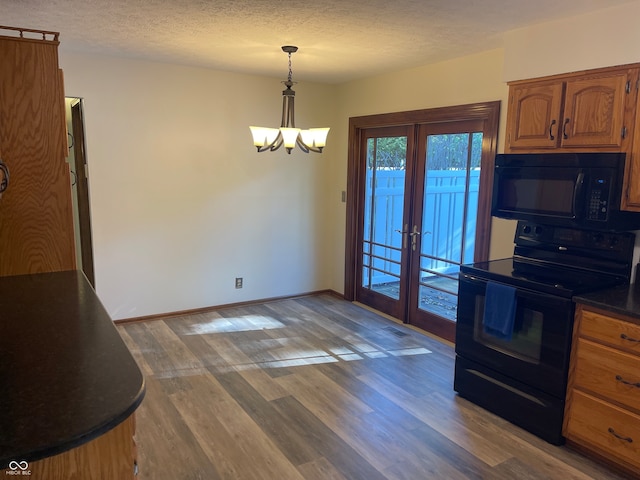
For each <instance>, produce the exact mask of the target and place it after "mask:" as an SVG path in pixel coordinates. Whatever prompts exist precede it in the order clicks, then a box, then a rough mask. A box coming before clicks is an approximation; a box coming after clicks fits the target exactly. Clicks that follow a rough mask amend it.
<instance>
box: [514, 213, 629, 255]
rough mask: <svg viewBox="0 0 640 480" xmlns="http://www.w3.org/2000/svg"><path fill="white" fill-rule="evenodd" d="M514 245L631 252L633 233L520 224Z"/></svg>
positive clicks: (520, 222) (551, 248)
mask: <svg viewBox="0 0 640 480" xmlns="http://www.w3.org/2000/svg"><path fill="white" fill-rule="evenodd" d="M514 243H515V244H516V245H520V246H526V247H535V248H543V249H545V250H557V251H560V252H562V251H572V250H591V251H596V252H600V253H601V252H612V253H613V252H619V253H622V254H625V255H626V254H627V252H629V251H633V246H634V244H635V234H634V233H632V232H599V231H596V230H583V229H577V228H564V227H555V226H551V225H541V224H538V223H532V222H527V221H519V222H518V226H517V228H516V235H515V238H514Z"/></svg>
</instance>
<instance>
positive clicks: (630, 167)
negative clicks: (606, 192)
mask: <svg viewBox="0 0 640 480" xmlns="http://www.w3.org/2000/svg"><path fill="white" fill-rule="evenodd" d="M639 109H640V95H638V98H637V100H636V111H638V110H639ZM631 140H632V142H633V143H632V145H631V150H630V152H628V153H627V162H626V165H625V167H626V171H625V174H624V192H625V195H624V196H623V197H622V209H623V210H630V211H634V212H640V120H638V121H637V122H636V125H635V127H634V129H633V137H632V139H631Z"/></svg>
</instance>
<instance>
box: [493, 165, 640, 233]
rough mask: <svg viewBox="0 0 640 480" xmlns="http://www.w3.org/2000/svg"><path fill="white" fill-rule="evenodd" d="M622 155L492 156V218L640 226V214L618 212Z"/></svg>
mask: <svg viewBox="0 0 640 480" xmlns="http://www.w3.org/2000/svg"><path fill="white" fill-rule="evenodd" d="M624 169H625V154H624V153H544V154H538V153H525V154H500V155H497V156H496V161H495V170H494V183H493V197H492V204H491V214H492V215H493V216H496V217H501V218H510V219H516V220H529V221H533V222H539V223H542V224H548V225H559V226H564V227H576V228H588V229H594V230H604V231H607V230H608V231H614V230H620V231H628V230H637V229H639V228H640V213H636V212H625V211H621V210H620V202H621V200H622V195H623V179H624Z"/></svg>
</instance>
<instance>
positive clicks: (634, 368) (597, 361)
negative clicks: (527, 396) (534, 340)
mask: <svg viewBox="0 0 640 480" xmlns="http://www.w3.org/2000/svg"><path fill="white" fill-rule="evenodd" d="M575 348H576V358H575V371H574V372H573V375H574V377H573V378H574V384H573V386H574V387H575V388H582V389H585V390H590V391H591V392H594V393H597V394H598V395H602V396H603V397H607V399H611V400H614V401H615V402H619V403H621V404H623V405H624V406H626V407H629V408H631V409H634V410H635V411H636V413H638V414H640V356H637V355H633V354H630V353H625V352H623V351H621V350H616V349H615V348H611V347H607V346H605V345H601V344H598V343H594V342H591V341H589V340H586V339H584V338H579V339H578V342H577V345H576V347H575ZM638 441H640V438H639V439H638Z"/></svg>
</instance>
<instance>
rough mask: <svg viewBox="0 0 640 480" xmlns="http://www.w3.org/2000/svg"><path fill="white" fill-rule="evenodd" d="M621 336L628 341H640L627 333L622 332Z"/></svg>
mask: <svg viewBox="0 0 640 480" xmlns="http://www.w3.org/2000/svg"><path fill="white" fill-rule="evenodd" d="M620 338H621V339H623V340H626V341H627V342H635V343H640V340H638V339H636V338H631V337H627V335H626V334H624V333H621V334H620Z"/></svg>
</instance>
